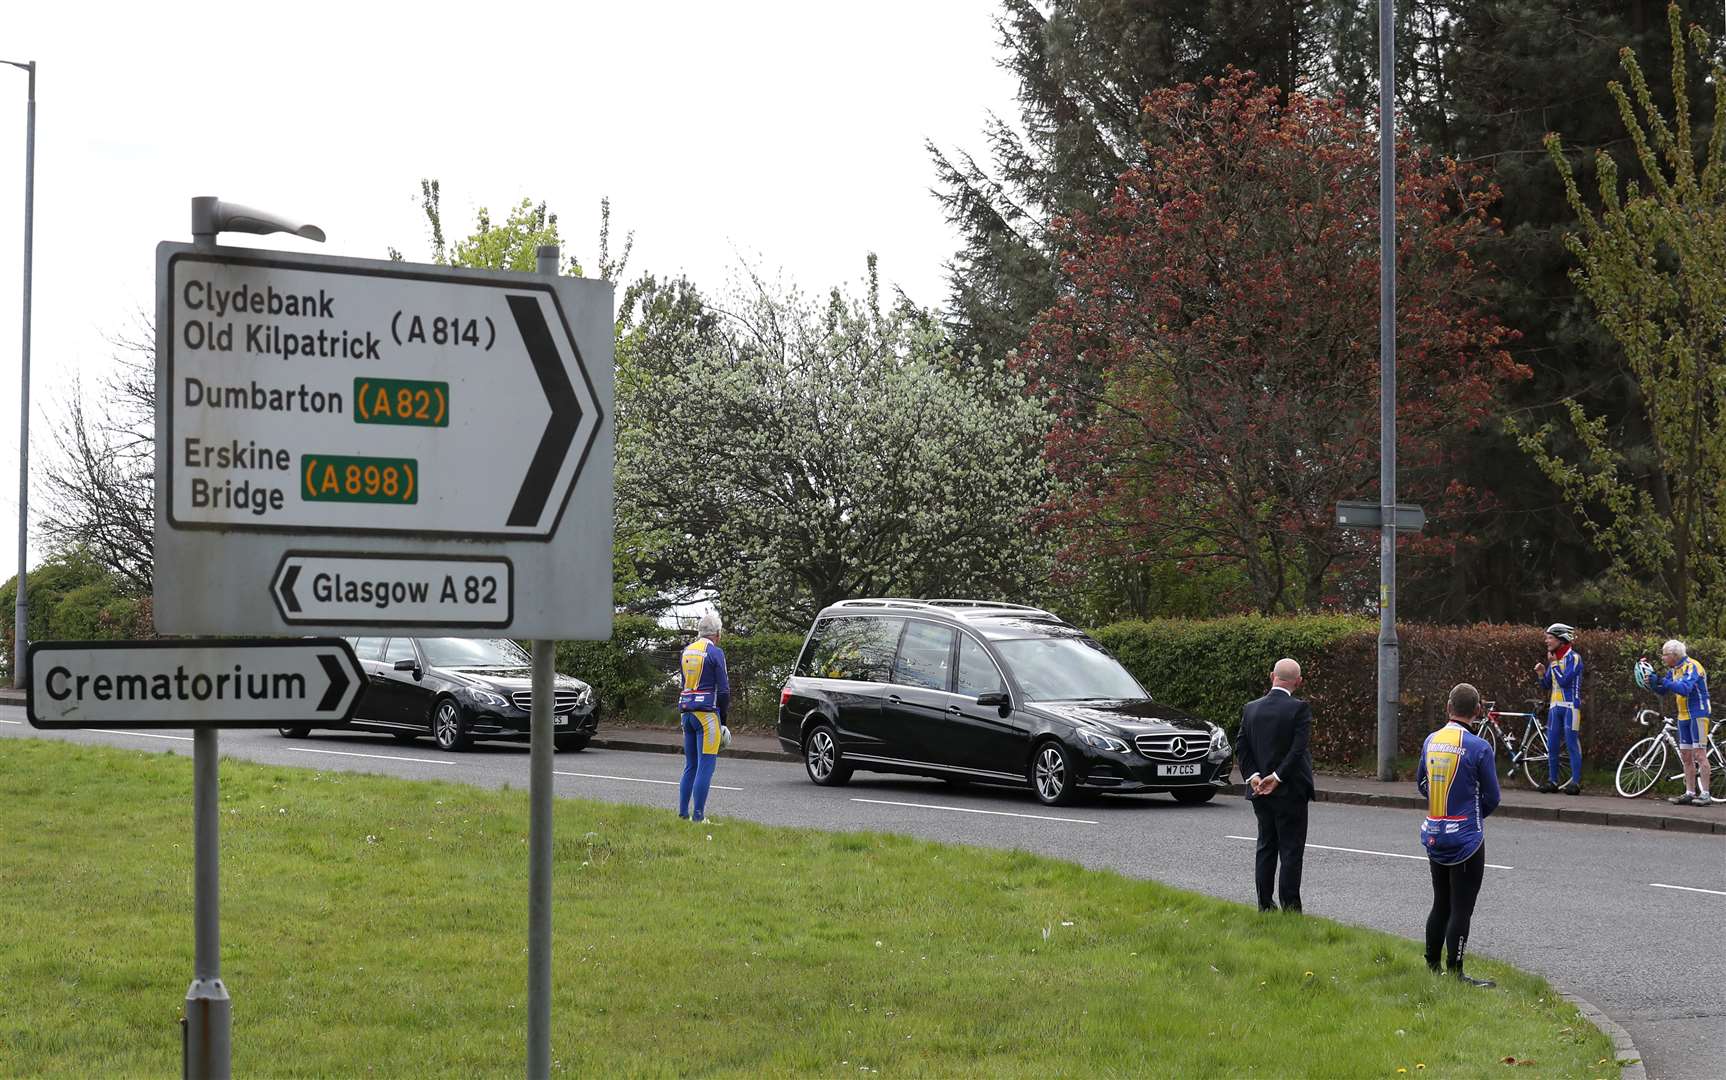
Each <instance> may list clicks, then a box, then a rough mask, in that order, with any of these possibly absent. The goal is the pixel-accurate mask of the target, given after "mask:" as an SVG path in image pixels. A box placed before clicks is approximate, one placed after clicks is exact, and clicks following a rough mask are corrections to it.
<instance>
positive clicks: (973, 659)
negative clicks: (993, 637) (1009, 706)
mask: <svg viewBox="0 0 1726 1080" xmlns="http://www.w3.org/2000/svg"><path fill="white" fill-rule="evenodd" d="M1006 689H1007V687H1006V685H1005V684H1004V683H1002V682H1001V672H1000V671H999V670H997V669H996V667H995V662H994V661H993V660H991V659H989V654H988V653H987V652H985V651H984V650H983V646H981V645H979V644H977V639H976V638H974V637H972V636H971V635H970V634H960V635H959V685H958V688H957V692H958V693H961V694H964V695H965V696H966V697H976V696H977V695H979V694H999V693H1003V692H1005V691H1006Z"/></svg>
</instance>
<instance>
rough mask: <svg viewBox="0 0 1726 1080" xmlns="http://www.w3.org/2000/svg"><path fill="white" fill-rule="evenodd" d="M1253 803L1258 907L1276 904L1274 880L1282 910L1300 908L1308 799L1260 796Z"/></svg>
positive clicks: (1274, 905) (1268, 908)
mask: <svg viewBox="0 0 1726 1080" xmlns="http://www.w3.org/2000/svg"><path fill="white" fill-rule="evenodd" d="M1252 803H1253V814H1254V815H1255V816H1256V817H1257V818H1258V819H1259V843H1258V850H1257V853H1256V858H1255V862H1254V866H1253V870H1254V873H1253V880H1254V883H1255V884H1256V885H1257V886H1258V892H1259V910H1261V911H1270V910H1274V909H1275V908H1276V904H1274V903H1272V901H1271V885H1272V884H1273V883H1274V884H1275V885H1276V896H1277V898H1278V899H1280V900H1281V901H1282V906H1283V910H1284V911H1299V910H1300V909H1301V906H1300V872H1301V859H1302V858H1303V857H1304V856H1305V855H1306V813H1307V800H1305V799H1301V798H1290V799H1276V798H1270V797H1265V796H1261V797H1258V798H1255V799H1253V800H1252ZM1279 862H1280V863H1281V864H1282V865H1281V871H1280V873H1279V871H1278V865H1277V864H1278V863H1279Z"/></svg>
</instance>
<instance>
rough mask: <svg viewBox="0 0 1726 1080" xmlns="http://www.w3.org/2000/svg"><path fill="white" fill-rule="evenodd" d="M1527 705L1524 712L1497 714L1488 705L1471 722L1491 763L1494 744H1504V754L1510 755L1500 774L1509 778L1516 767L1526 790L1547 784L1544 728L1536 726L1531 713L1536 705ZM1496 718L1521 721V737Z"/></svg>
mask: <svg viewBox="0 0 1726 1080" xmlns="http://www.w3.org/2000/svg"><path fill="white" fill-rule="evenodd" d="M1528 704H1529V706H1530V710H1529V711H1528V712H1500V711H1499V710H1498V707H1497V705H1498V703H1497V702H1495V701H1488V702H1487V703H1486V711H1485V712H1484V713H1483V714H1482V715H1481V716H1480V717H1478V718H1477V719H1476V720H1475V721H1474V733H1475V734H1476V735H1479V736H1480V737H1481V738H1483V739H1485V740H1486V745H1487V747H1488V748H1489V749H1491V751H1492V758H1493V760H1494V761H1497V760H1498V744H1499V743H1500V742H1502V743H1503V744H1504V751H1505V753H1507V754H1509V755H1510V765H1509V767H1507V768H1506V769H1505V770H1504V775H1505V776H1510V775H1512V774H1513V773H1515V772H1516V769H1517V767H1518V766H1521V767H1522V775H1523V776H1525V777H1527V779H1528V786H1529V787H1534V788H1537V787H1539V786H1540V785H1541V784H1544V783H1546V780H1547V775H1546V759H1547V755H1548V750H1547V746H1546V728H1545V726H1544V725H1542V724H1541V722H1540V713H1539V712H1538V711H1535V710H1536V709H1537V707H1538V705H1539V702H1538V701H1530V702H1529V703H1528ZM1500 717H1504V718H1506V719H1512V720H1521V721H1523V725H1522V733H1521V735H1520V736H1519V735H1517V734H1516V733H1515V732H1513V731H1510V730H1509V729H1507V728H1505V727H1504V726H1503V725H1502V724H1500V723H1499V722H1498V720H1499V718H1500ZM1536 766H1538V768H1536Z"/></svg>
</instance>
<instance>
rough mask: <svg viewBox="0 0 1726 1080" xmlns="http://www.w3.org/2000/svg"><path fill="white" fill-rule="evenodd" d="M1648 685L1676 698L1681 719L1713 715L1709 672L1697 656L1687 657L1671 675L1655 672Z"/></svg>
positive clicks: (1696, 718) (1703, 718) (1697, 718)
mask: <svg viewBox="0 0 1726 1080" xmlns="http://www.w3.org/2000/svg"><path fill="white" fill-rule="evenodd" d="M1648 685H1649V686H1651V687H1653V688H1654V689H1655V690H1659V691H1660V692H1662V693H1666V694H1671V695H1673V697H1674V698H1676V700H1677V703H1678V714H1677V715H1678V719H1679V720H1681V721H1683V720H1706V719H1707V718H1708V717H1709V716H1710V715H1712V713H1711V712H1710V706H1709V702H1708V672H1707V671H1705V670H1704V669H1703V667H1702V665H1701V664H1699V663H1697V662H1696V658H1695V657H1685V658H1684V662H1683V663H1682V664H1679V665H1678V666H1677V667H1675V668H1673V669H1672V673H1671V674H1670V675H1662V674H1660V673H1659V672H1655V674H1654V675H1653V677H1652V678H1650V679H1649V680H1648Z"/></svg>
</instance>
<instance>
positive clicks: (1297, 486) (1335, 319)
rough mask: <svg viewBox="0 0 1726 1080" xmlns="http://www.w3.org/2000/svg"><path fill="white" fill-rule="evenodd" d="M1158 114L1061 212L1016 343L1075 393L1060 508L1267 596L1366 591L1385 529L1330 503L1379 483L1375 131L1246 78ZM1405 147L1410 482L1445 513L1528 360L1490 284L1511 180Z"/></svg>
mask: <svg viewBox="0 0 1726 1080" xmlns="http://www.w3.org/2000/svg"><path fill="white" fill-rule="evenodd" d="M1145 112H1146V124H1147V140H1146V153H1147V157H1148V163H1147V164H1146V165H1145V166H1143V167H1141V168H1133V169H1129V170H1127V171H1126V172H1125V173H1123V174H1122V175H1121V177H1120V180H1119V183H1118V185H1117V187H1116V189H1115V194H1114V197H1113V199H1112V201H1111V202H1110V204H1109V205H1108V206H1106V207H1105V208H1104V209H1102V210H1101V211H1100V212H1099V213H1097V214H1096V215H1075V216H1073V217H1072V218H1069V219H1064V220H1063V221H1061V222H1059V223H1058V226H1057V227H1058V230H1059V233H1060V238H1059V242H1060V244H1061V245H1062V247H1063V248H1064V249H1065V250H1066V251H1067V252H1068V254H1067V255H1066V256H1065V257H1064V259H1063V264H1062V270H1063V273H1064V276H1065V279H1066V288H1065V295H1064V296H1063V297H1062V298H1061V300H1060V301H1059V302H1058V303H1056V304H1055V305H1054V306H1053V307H1051V308H1050V309H1049V311H1047V312H1045V313H1044V315H1043V316H1042V317H1041V318H1040V319H1039V320H1038V322H1037V324H1036V325H1035V326H1034V327H1033V328H1032V332H1031V335H1030V337H1029V339H1028V340H1027V342H1026V345H1025V348H1024V349H1023V350H1021V352H1020V354H1019V358H1018V362H1019V365H1020V367H1021V368H1022V369H1023V370H1025V371H1026V372H1029V373H1031V374H1032V376H1033V378H1034V379H1035V380H1036V381H1037V382H1038V383H1041V384H1043V385H1045V386H1047V387H1048V389H1049V390H1050V391H1051V392H1052V394H1053V398H1054V402H1055V407H1056V410H1057V415H1056V421H1055V424H1054V427H1053V429H1052V431H1051V434H1050V437H1049V441H1048V454H1049V459H1050V461H1051V463H1052V464H1053V466H1054V468H1055V471H1056V474H1057V475H1058V476H1059V477H1060V478H1061V479H1062V480H1063V481H1064V482H1066V483H1069V484H1071V485H1072V487H1073V490H1074V497H1073V499H1072V500H1071V502H1070V503H1069V504H1067V505H1065V506H1061V507H1055V508H1052V516H1053V520H1054V521H1056V522H1057V523H1059V524H1062V525H1065V526H1067V527H1069V528H1070V529H1071V530H1072V531H1073V533H1074V535H1075V536H1077V537H1078V538H1079V539H1078V541H1077V548H1076V549H1075V550H1077V551H1084V552H1098V553H1101V554H1104V555H1108V556H1123V555H1124V556H1130V557H1133V558H1136V559H1141V560H1146V561H1150V562H1165V563H1167V562H1174V563H1177V564H1187V565H1206V564H1214V563H1221V564H1224V565H1230V566H1237V567H1239V568H1240V569H1241V570H1242V571H1243V572H1244V575H1245V578H1246V581H1247V585H1248V588H1249V600H1250V603H1251V604H1252V606H1254V607H1256V608H1257V609H1258V610H1260V611H1264V612H1270V611H1274V610H1279V609H1304V610H1313V609H1316V608H1319V607H1321V606H1323V605H1325V604H1326V603H1328V602H1332V601H1333V600H1352V601H1354V602H1356V603H1365V602H1367V601H1368V599H1369V597H1370V595H1371V594H1370V593H1366V594H1365V595H1362V593H1364V589H1360V588H1359V585H1357V587H1356V589H1355V590H1349V589H1346V588H1340V586H1344V585H1346V584H1347V582H1346V580H1345V579H1346V577H1347V575H1349V574H1350V573H1351V572H1352V573H1354V574H1356V575H1359V573H1360V566H1361V564H1362V563H1364V562H1365V561H1366V560H1367V558H1368V557H1369V556H1370V554H1371V550H1372V548H1371V545H1367V544H1362V543H1360V541H1359V538H1358V537H1351V536H1349V535H1347V534H1344V533H1342V532H1341V531H1340V530H1338V529H1337V528H1336V526H1335V523H1334V516H1333V515H1334V506H1335V503H1336V502H1337V500H1339V499H1344V498H1358V497H1361V496H1363V495H1369V494H1371V493H1372V492H1374V491H1375V490H1376V489H1377V483H1376V480H1377V475H1378V410H1377V409H1376V408H1374V407H1373V405H1374V404H1375V403H1376V401H1377V396H1378V393H1377V391H1378V283H1377V277H1378V244H1377V236H1378V231H1377V218H1378V199H1377V172H1378V170H1377V161H1376V149H1375V145H1374V144H1375V138H1374V135H1373V132H1372V130H1371V128H1370V127H1369V126H1368V125H1367V124H1366V123H1365V122H1364V121H1363V120H1362V119H1361V118H1360V117H1359V116H1356V115H1353V114H1351V113H1349V112H1348V111H1347V110H1346V108H1345V107H1344V105H1343V103H1342V102H1340V101H1339V100H1335V99H1318V98H1311V97H1308V96H1306V95H1303V94H1295V95H1292V96H1289V97H1288V98H1287V99H1286V100H1284V99H1282V96H1281V95H1280V94H1279V93H1278V92H1277V91H1276V90H1275V89H1271V88H1264V87H1262V86H1261V85H1260V84H1259V83H1258V82H1257V80H1256V79H1255V78H1254V77H1252V76H1251V75H1248V74H1243V73H1239V72H1234V73H1231V74H1229V75H1228V76H1227V77H1225V78H1222V79H1207V80H1206V81H1205V83H1204V85H1203V86H1202V87H1200V86H1191V85H1187V86H1181V87H1177V88H1174V89H1170V90H1162V91H1158V92H1156V93H1153V94H1152V95H1150V97H1149V98H1148V99H1147V101H1146V105H1145ZM1399 156H1400V159H1401V161H1402V162H1403V166H1402V168H1401V170H1400V174H1399V185H1398V192H1397V204H1398V216H1399V220H1400V221H1401V228H1400V230H1399V233H1398V240H1399V246H1398V252H1397V262H1398V279H1399V280H1398V283H1399V297H1398V309H1399V314H1398V319H1399V324H1400V331H1399V345H1398V368H1399V382H1400V385H1399V391H1400V392H1399V394H1398V401H1397V423H1398V461H1399V466H1400V470H1399V471H1400V474H1401V478H1400V480H1399V494H1406V495H1407V496H1408V497H1409V498H1411V499H1414V500H1416V501H1421V502H1425V503H1427V504H1428V509H1429V511H1432V513H1433V517H1434V518H1435V519H1436V520H1437V521H1439V522H1442V521H1443V520H1444V516H1445V512H1446V507H1447V506H1448V505H1449V504H1453V503H1463V502H1468V501H1470V500H1472V499H1475V498H1477V497H1478V493H1476V492H1471V491H1468V490H1465V489H1463V488H1461V487H1460V486H1458V485H1456V484H1454V483H1453V482H1452V481H1451V466H1452V464H1453V462H1454V461H1455V459H1456V456H1457V452H1458V449H1459V446H1460V443H1461V441H1462V440H1463V439H1465V438H1466V437H1467V436H1468V433H1469V432H1471V431H1473V430H1475V429H1477V428H1478V427H1479V425H1480V424H1481V422H1482V421H1483V420H1484V419H1485V418H1486V417H1487V416H1489V415H1490V414H1491V409H1492V407H1493V403H1494V400H1495V397H1496V395H1497V394H1498V392H1499V390H1500V388H1501V387H1502V385H1503V384H1504V383H1505V382H1506V381H1508V380H1511V379H1514V378H1517V377H1520V376H1521V375H1522V374H1524V373H1523V372H1522V371H1521V370H1520V369H1518V368H1517V367H1516V366H1515V365H1514V364H1513V363H1512V362H1511V361H1510V359H1509V357H1508V356H1507V355H1506V354H1505V352H1504V351H1503V345H1504V343H1505V340H1506V338H1507V337H1508V334H1507V332H1506V331H1505V330H1504V328H1502V327H1501V326H1498V325H1497V324H1496V323H1494V322H1492V321H1491V320H1489V319H1487V318H1485V317H1483V316H1482V315H1481V313H1480V311H1479V310H1478V305H1477V304H1476V302H1475V298H1474V291H1475V289H1476V285H1477V278H1478V275H1479V269H1478V268H1477V267H1476V265H1475V263H1474V261H1473V260H1472V259H1471V257H1470V256H1469V249H1470V247H1471V246H1472V245H1473V244H1474V243H1475V242H1477V241H1478V239H1479V238H1480V237H1481V236H1483V235H1485V234H1486V233H1488V232H1489V231H1490V228H1491V225H1490V221H1489V219H1488V218H1487V215H1486V212H1485V206H1486V204H1487V203H1488V202H1489V201H1490V200H1491V198H1492V197H1493V192H1492V191H1491V189H1490V188H1486V187H1482V186H1480V185H1478V184H1477V183H1476V182H1475V180H1474V178H1472V177H1471V176H1469V175H1468V174H1466V173H1464V172H1463V171H1462V170H1460V169H1459V168H1458V167H1457V166H1456V164H1455V163H1454V162H1450V161H1439V160H1435V159H1434V158H1433V157H1432V155H1430V154H1428V153H1425V152H1421V151H1416V150H1415V149H1413V148H1411V147H1409V146H1407V145H1406V144H1405V145H1403V146H1402V148H1401V150H1400V151H1399ZM1453 541H1456V542H1460V538H1453ZM1429 546H1430V545H1429ZM1359 584H1360V585H1364V582H1360V583H1359ZM1350 592H1353V595H1352V596H1351V595H1349V593H1350Z"/></svg>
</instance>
